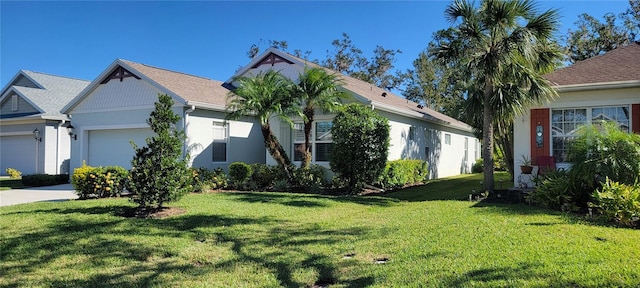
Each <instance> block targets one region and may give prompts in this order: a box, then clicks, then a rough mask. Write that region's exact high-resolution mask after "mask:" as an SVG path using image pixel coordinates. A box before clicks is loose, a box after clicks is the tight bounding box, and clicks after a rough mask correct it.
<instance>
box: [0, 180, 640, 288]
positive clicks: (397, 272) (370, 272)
mask: <svg viewBox="0 0 640 288" xmlns="http://www.w3.org/2000/svg"><path fill="white" fill-rule="evenodd" d="M500 177H504V176H500ZM480 178H481V175H470V176H469V175H467V176H462V177H456V178H455V179H447V180H441V181H438V182H433V183H429V184H427V185H425V186H422V187H414V188H411V189H406V190H403V191H399V192H395V193H391V194H387V195H383V196H367V197H328V196H318V195H306V194H288V193H218V194H192V195H189V196H187V197H185V198H183V199H182V200H181V201H179V202H177V203H175V204H173V206H177V207H182V208H185V209H186V210H187V213H186V214H183V215H179V216H174V217H169V218H165V219H133V218H123V217H120V216H118V215H119V213H121V212H122V211H123V210H125V209H127V208H128V207H131V206H132V205H133V204H131V203H129V202H128V201H127V200H126V199H102V200H87V201H68V202H58V203H33V204H25V205H16V206H8V207H2V208H0V225H1V226H2V228H1V229H0V241H1V242H0V271H2V277H0V286H7V287H23V286H27V287H43V286H46V287H106V286H111V287H113V286H117V287H140V286H145V287H154V286H155V287H167V286H168V287H310V286H313V285H316V284H330V287H365V286H370V287H424V286H427V287H470V286H471V287H548V286H556V287H634V286H639V285H640V270H639V269H637V268H638V267H640V242H639V241H638V239H640V230H632V229H622V228H614V227H604V226H595V225H591V224H588V223H584V222H582V221H580V220H579V219H577V218H575V217H573V216H569V215H565V214H561V213H557V212H553V211H549V210H543V209H538V208H535V207H530V206H523V205H506V204H499V205H498V204H496V205H493V204H491V205H489V204H481V203H477V202H468V201H459V200H447V199H446V195H451V198H453V199H458V198H464V197H462V196H464V195H468V193H469V187H473V186H476V185H477V186H479V184H476V183H478V181H479V179H480ZM456 183H467V184H460V185H458V184H456ZM469 185H470V186H469ZM345 256H352V257H345ZM380 258H387V259H388V262H387V263H385V264H375V263H374V262H375V260H376V259H380Z"/></svg>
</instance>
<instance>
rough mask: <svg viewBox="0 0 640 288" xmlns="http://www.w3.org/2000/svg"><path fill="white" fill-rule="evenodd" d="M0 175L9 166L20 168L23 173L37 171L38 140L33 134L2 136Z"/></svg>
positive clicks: (0, 144)
mask: <svg viewBox="0 0 640 288" xmlns="http://www.w3.org/2000/svg"><path fill="white" fill-rule="evenodd" d="M0 150H2V151H1V152H0V169H1V170H0V175H5V174H6V172H5V171H6V169H7V168H14V169H18V170H19V171H20V172H22V175H28V174H34V173H36V140H35V139H33V136H32V135H23V136H2V137H0Z"/></svg>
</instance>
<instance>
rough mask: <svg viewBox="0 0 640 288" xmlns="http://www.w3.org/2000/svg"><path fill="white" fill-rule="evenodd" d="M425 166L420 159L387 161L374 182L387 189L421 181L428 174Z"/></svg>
mask: <svg viewBox="0 0 640 288" xmlns="http://www.w3.org/2000/svg"><path fill="white" fill-rule="evenodd" d="M427 168H428V166H427V163H426V162H424V161H422V160H394V161H389V162H387V164H386V166H385V169H384V172H382V175H381V176H380V177H379V179H378V182H377V183H376V184H377V185H379V186H380V187H382V188H384V189H389V188H400V187H403V186H405V185H409V184H415V183H421V182H424V181H425V180H426V179H427V176H428V175H429V170H428V169H427Z"/></svg>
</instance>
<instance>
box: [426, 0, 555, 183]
mask: <svg viewBox="0 0 640 288" xmlns="http://www.w3.org/2000/svg"><path fill="white" fill-rule="evenodd" d="M445 15H446V17H447V18H448V20H450V21H451V22H456V21H457V20H460V22H459V24H458V25H457V26H456V27H455V30H456V33H457V36H458V37H459V39H457V40H458V41H456V42H455V43H456V44H457V45H441V46H440V47H438V48H439V49H437V52H436V55H437V57H438V58H441V59H455V61H458V62H459V63H461V64H462V66H463V67H464V69H462V70H463V73H464V74H465V75H464V76H465V77H466V79H469V81H470V82H469V83H471V84H470V87H468V89H467V97H468V99H469V100H470V101H472V102H476V103H481V106H482V140H483V147H482V155H483V158H484V188H485V189H486V190H493V188H494V179H493V149H494V147H493V144H494V128H495V125H496V124H503V123H505V122H504V121H505V120H507V119H510V118H512V117H513V115H515V114H518V113H523V112H524V111H525V110H526V108H527V107H529V105H531V104H532V103H538V102H542V101H543V100H546V99H549V98H550V97H553V96H555V95H556V94H555V90H553V89H552V88H551V87H550V85H549V83H548V81H546V80H545V79H544V78H542V76H541V74H540V71H542V70H543V69H542V68H541V67H547V66H545V65H548V64H549V63H555V62H556V61H557V60H556V59H560V53H559V52H557V51H554V50H553V49H550V47H552V46H554V45H552V41H551V39H552V37H553V35H552V34H553V32H554V31H555V30H556V29H557V26H558V19H559V16H558V13H557V11H556V10H547V11H545V12H542V13H539V12H538V11H537V9H536V7H535V5H534V3H533V1H530V0H484V1H482V2H481V3H480V5H479V6H478V7H475V6H474V3H473V2H469V1H467V0H455V1H454V2H452V3H451V4H450V5H449V6H448V7H447V9H446V11H445ZM556 57H557V58H556ZM496 120H499V122H500V123H496ZM501 126H503V125H501ZM501 129H503V128H501Z"/></svg>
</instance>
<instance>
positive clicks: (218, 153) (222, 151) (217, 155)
mask: <svg viewBox="0 0 640 288" xmlns="http://www.w3.org/2000/svg"><path fill="white" fill-rule="evenodd" d="M228 140H229V133H228V127H227V125H226V124H225V123H224V122H216V121H214V122H213V141H212V143H211V148H212V149H211V150H212V155H213V157H212V159H211V161H213V162H227V142H228Z"/></svg>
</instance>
